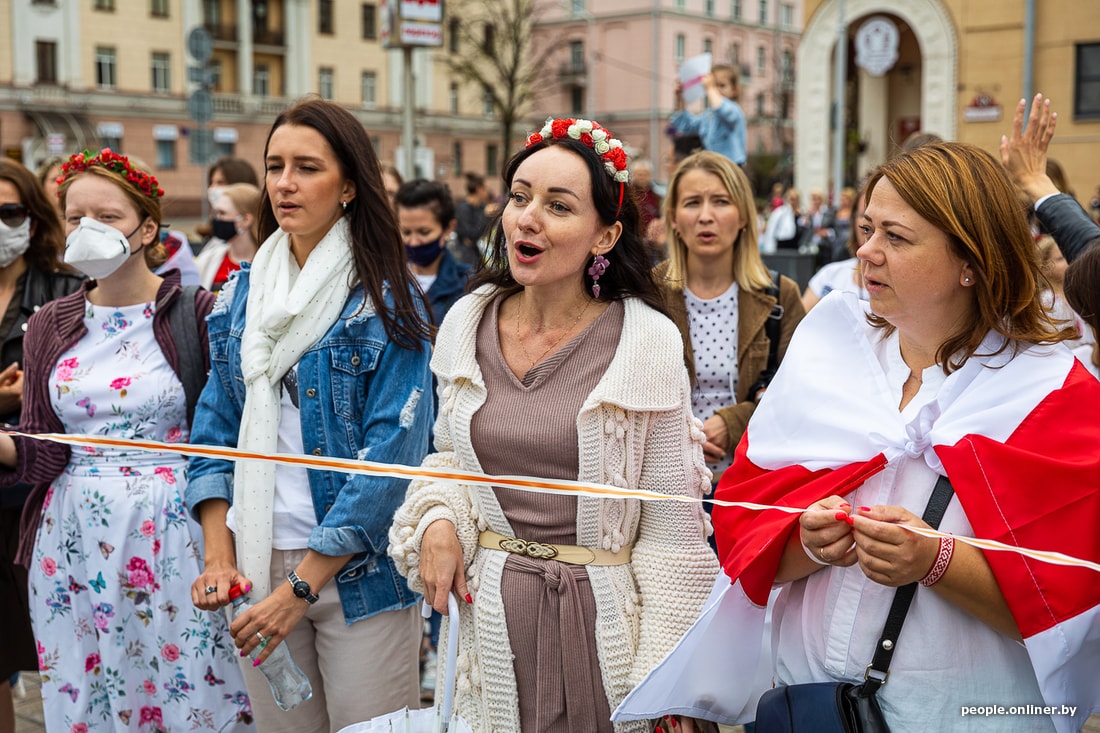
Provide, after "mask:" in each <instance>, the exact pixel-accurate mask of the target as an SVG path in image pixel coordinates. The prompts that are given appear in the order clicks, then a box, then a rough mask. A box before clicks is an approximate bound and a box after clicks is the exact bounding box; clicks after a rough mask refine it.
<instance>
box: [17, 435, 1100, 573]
mask: <svg viewBox="0 0 1100 733" xmlns="http://www.w3.org/2000/svg"><path fill="white" fill-rule="evenodd" d="M11 434H12V435H22V436H24V437H27V438H34V439H36V440H48V441H51V442H54V443H64V444H67V445H79V446H90V447H97V448H119V449H124V450H139V451H143V452H156V453H179V454H182V455H185V456H195V457H202V458H213V459H217V460H223V461H269V462H271V463H277V464H282V465H287V466H298V467H300V468H312V469H319V470H323V471H337V472H339V473H349V474H363V475H367V476H386V477H389V478H396V479H404V480H414V479H427V480H432V481H441V482H446V483H455V484H472V485H476V486H490V487H503V488H509V489H518V490H520V491H532V492H536V493H546V494H568V495H572V496H589V497H595V498H604V499H637V500H639V501H679V502H684V503H689V504H696V503H702V502H708V503H710V504H714V505H717V506H726V507H739V508H741V509H749V510H752V511H779V512H786V513H788V514H801V513H802V512H804V511H805V509H804V508H800V507H789V506H779V505H774V504H755V503H753V502H747V501H727V500H724V499H710V498H701V499H697V498H694V497H690V496H683V495H680V494H663V493H660V492H656V491H642V490H636V489H624V488H620V487H617V486H609V485H607V484H594V483H585V482H582V481H571V480H568V479H547V478H535V477H532V476H490V475H488V474H484V473H477V472H475V471H464V470H461V469H457V468H446V469H444V468H432V467H425V466H404V465H401V464H397V463H380V462H378V461H366V460H357V459H353V458H332V457H326V456H303V455H296V454H289V453H274V454H266V453H255V452H252V451H246V450H241V449H240V448H230V447H224V446H209V445H195V444H192V443H163V442H160V441H155V440H127V439H124V438H111V437H104V436H98V435H67V434H64V433H39V434H35V435H32V434H30V433H19V432H12V433H11ZM901 526H903V527H905V528H906V529H908V530H909V531H911V532H914V533H916V534H919V535H923V536H925V537H934V538H938V537H945V536H948V533H946V532H940V531H938V530H934V529H930V528H926V527H911V526H909V525H901ZM954 537H955V540H956V541H957V542H964V543H966V544H968V545H972V546H974V547H977V548H978V549H981V550H992V551H997V552H1015V553H1016V554H1018V555H1023V556H1024V557H1028V558H1031V559H1033V560H1038V561H1039V562H1045V563H1051V564H1054V565H1066V566H1070V567H1081V568H1087V569H1089V570H1093V571H1095V572H1100V563H1095V562H1091V561H1089V560H1083V559H1081V558H1077V557H1071V556H1069V555H1065V554H1062V553H1060V552H1050V551H1046V550H1031V549H1027V548H1023V547H1016V546H1015V545H1008V544H1005V543H1003V542H997V541H996V540H986V539H981V538H978V537H963V536H960V535H954Z"/></svg>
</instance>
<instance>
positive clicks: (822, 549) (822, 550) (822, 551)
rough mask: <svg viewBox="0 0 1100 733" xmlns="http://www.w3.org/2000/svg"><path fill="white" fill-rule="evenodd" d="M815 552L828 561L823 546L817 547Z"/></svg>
mask: <svg viewBox="0 0 1100 733" xmlns="http://www.w3.org/2000/svg"><path fill="white" fill-rule="evenodd" d="M817 554H818V555H820V556H821V559H822V560H825V562H829V561H828V560H826V559H825V548H824V547H819V548H817Z"/></svg>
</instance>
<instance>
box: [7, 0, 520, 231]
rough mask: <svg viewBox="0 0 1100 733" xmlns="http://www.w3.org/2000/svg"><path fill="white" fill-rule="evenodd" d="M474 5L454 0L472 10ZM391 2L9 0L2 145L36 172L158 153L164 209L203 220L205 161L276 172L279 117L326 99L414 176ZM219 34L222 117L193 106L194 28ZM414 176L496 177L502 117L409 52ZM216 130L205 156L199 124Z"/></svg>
mask: <svg viewBox="0 0 1100 733" xmlns="http://www.w3.org/2000/svg"><path fill="white" fill-rule="evenodd" d="M460 2H461V0H456V2H455V3H453V5H454V6H455V7H456V8H457V7H460ZM384 5H385V0H377V2H371V3H366V2H354V1H352V0H339V2H337V1H336V0H0V39H3V42H0V154H3V155H6V156H8V157H11V158H15V159H17V160H20V161H21V162H23V163H24V164H25V165H27V166H28V167H30V168H34V167H35V166H37V165H38V164H39V163H40V162H41V161H42V160H44V159H45V158H46V157H47V156H49V155H69V154H71V153H73V152H76V151H79V150H82V149H84V148H98V147H101V146H110V147H112V148H113V149H115V150H117V151H119V152H122V153H124V154H127V155H133V156H137V157H138V158H141V159H142V160H144V161H145V162H146V163H147V164H148V165H149V166H150V167H151V168H152V169H153V171H154V172H155V173H156V174H157V176H158V178H159V179H160V181H161V183H162V186H163V187H164V189H165V191H166V192H167V195H166V198H165V207H166V217H184V218H191V217H197V216H198V215H199V212H200V211H201V208H202V201H203V195H204V192H205V187H206V170H207V163H208V162H213V160H214V159H216V158H217V157H219V156H221V155H234V156H237V157H241V158H244V159H246V160H248V161H249V162H250V163H252V165H253V166H254V167H255V168H256V170H257V172H258V173H262V168H263V160H262V156H263V146H264V141H265V139H266V136H267V132H268V130H269V128H270V126H271V123H272V121H273V120H274V119H275V117H276V115H277V114H278V113H279V112H280V111H281V110H283V109H284V108H286V107H287V106H288V105H289V104H290V103H291V102H292V101H293V100H294V99H296V98H298V97H301V96H303V95H305V94H309V93H315V94H320V95H321V96H323V97H326V98H329V99H332V100H334V101H336V102H339V103H341V104H343V105H345V106H346V107H348V108H349V109H350V110H351V111H352V112H353V113H354V114H355V115H356V116H357V117H358V118H359V119H360V121H362V123H363V125H364V126H365V127H366V129H367V131H368V132H369V134H370V136H371V140H372V142H373V143H374V145H375V148H376V151H377V152H378V154H379V157H380V158H381V159H382V160H383V162H390V163H394V164H396V165H397V167H398V169H399V170H402V172H403V173H404V174H405V175H406V177H408V172H405V171H404V156H403V155H399V154H398V153H399V152H400V146H401V128H402V109H403V106H404V97H405V94H404V85H403V83H402V80H403V78H404V72H403V69H404V59H403V54H402V51H400V50H386V49H384V48H383V46H382V43H381V40H380V39H381V36H382V30H383V28H382V24H383V22H384V18H385V14H384V12H383V11H384V7H383V6H384ZM199 26H202V27H205V28H206V29H207V30H208V31H209V33H210V36H211V38H212V43H211V49H210V50H211V57H210V59H209V61H208V63H207V65H206V69H205V72H204V73H205V75H206V76H207V80H208V81H209V82H211V92H212V101H213V116H212V119H210V121H209V122H206V123H205V127H204V128H202V127H201V126H200V123H198V122H196V121H195V120H194V119H192V117H191V114H190V111H191V110H190V109H189V100H190V98H191V95H192V93H193V91H194V90H195V89H197V88H198V83H197V81H193V80H192V79H193V78H196V79H197V78H198V77H193V76H192V75H193V74H195V73H197V72H194V71H192V68H193V67H197V63H196V61H195V59H194V58H193V57H191V56H190V55H189V53H188V45H187V39H188V35H189V33H190V32H191V30H192V29H194V28H196V27H199ZM411 57H412V63H413V72H414V73H413V77H414V80H415V86H414V95H415V96H414V99H415V105H414V108H415V111H416V112H415V120H416V125H415V129H416V137H417V150H416V168H417V170H416V171H414V172H412V173H413V174H414V175H419V176H424V177H428V178H434V179H439V180H443V181H445V182H448V183H455V184H457V183H458V182H459V181H460V180H461V173H462V171H464V170H473V171H476V172H480V173H487V174H489V176H490V177H495V176H496V175H497V169H498V168H499V162H500V151H499V149H498V148H499V145H498V144H497V142H496V140H497V126H496V123H495V122H494V120H493V118H492V115H491V114H488V115H487V113H486V109H485V105H484V104H483V103H482V101H481V98H480V96H479V95H477V94H468V93H467V94H461V93H455V89H456V82H455V80H454V79H453V78H452V75H451V74H450V73H449V72H448V71H447V69H446V67H445V66H444V65H442V64H440V63H438V51H437V50H435V49H417V50H416V51H414V52H413V53H412V54H411ZM199 129H205V130H207V131H209V132H211V133H212V136H213V146H212V149H211V150H210V151H209V157H208V158H206V160H205V161H204V162H192V151H191V141H192V139H193V137H195V135H194V133H195V131H196V130H199Z"/></svg>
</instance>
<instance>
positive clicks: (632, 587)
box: [390, 119, 717, 732]
mask: <svg viewBox="0 0 1100 733" xmlns="http://www.w3.org/2000/svg"><path fill="white" fill-rule="evenodd" d="M626 163H627V160H626V154H625V152H624V150H623V148H622V144H621V143H620V142H619V141H618V140H616V139H614V138H612V137H611V135H610V133H609V132H608V131H607V130H605V129H604V128H602V127H600V126H599V125H597V124H596V123H594V122H589V121H587V120H571V119H570V120H563V119H558V120H551V121H548V122H547V125H546V127H544V128H543V130H542V131H541V132H539V133H535V134H533V135H531V136H530V137H529V138H528V139H527V145H526V147H525V149H524V150H522V151H520V152H519V153H518V154H517V155H516V156H515V157H514V158H512V160H511V161H510V162H509V164H508V166H507V168H506V169H505V173H504V181H505V185H506V187H507V191H508V203H507V205H506V206H505V208H504V210H503V211H502V213H501V214H500V215H499V217H498V220H497V222H496V225H495V226H494V227H493V229H492V231H493V232H494V234H493V240H492V242H491V252H490V259H489V262H488V265H487V267H486V269H485V270H484V271H483V272H481V273H479V274H478V275H477V276H476V277H475V281H474V282H473V283H472V285H471V287H473V288H476V290H474V291H473V292H472V293H471V294H470V295H467V296H466V297H464V298H463V299H461V300H459V301H458V303H456V304H455V306H454V307H453V308H452V309H451V311H450V313H449V314H448V316H447V318H446V320H444V322H443V325H442V327H441V328H440V331H439V334H438V336H437V340H436V348H435V354H434V356H433V359H432V368H433V371H434V372H435V374H436V376H437V377H438V379H439V397H440V405H439V418H438V420H437V421H436V426H435V436H436V438H435V440H436V449H437V451H438V452H437V453H435V454H433V455H431V456H429V457H428V458H427V459H426V460H425V465H427V466H448V467H455V468H460V469H466V470H473V471H481V472H485V473H488V474H525V475H530V476H539V477H546V478H552V479H574V480H576V479H579V480H581V481H584V482H587V483H599V484H611V485H614V486H619V487H623V488H626V489H632V490H648V491H659V492H666V493H671V494H679V495H684V496H689V497H699V496H700V495H701V493H702V491H703V489H704V488H707V487H709V481H710V473H709V472H708V471H707V469H706V466H705V465H704V463H703V452H702V445H703V433H702V431H701V430H700V429H699V427H698V424H697V423H696V422H694V421H693V419H692V416H691V411H690V404H691V402H690V394H691V388H690V386H689V383H688V376H687V370H686V369H685V367H684V362H683V345H682V343H681V340H680V336H679V333H678V332H677V330H676V327H675V325H674V324H673V323H672V322H671V321H670V320H669V319H668V318H667V317H666V316H665V315H664V310H663V305H662V303H661V297H660V293H659V292H658V290H657V287H656V285H655V283H654V281H653V279H652V275H651V274H650V266H649V260H648V257H647V254H646V251H645V247H644V245H643V243H642V237H641V234H640V232H639V228H638V227H639V225H638V221H639V219H638V210H637V206H636V204H635V202H634V200H633V199H632V198H631V197H630V196H629V194H628V192H627V190H626V182H627V175H626ZM706 532H707V525H706V521H705V517H704V514H703V511H702V508H701V507H700V506H699V505H698V504H694V503H680V502H648V501H647V502H643V501H637V500H623V499H595V498H578V497H574V496H566V495H556V494H535V493H527V492H523V491H514V490H507V489H502V488H496V489H488V488H476V487H473V486H463V485H454V484H446V483H436V482H432V481H414V482H412V484H411V485H410V487H409V491H408V495H407V497H406V500H405V504H404V505H403V506H402V507H401V508H400V509H399V510H398V512H397V515H396V517H395V520H394V525H393V527H392V529H391V530H390V553H391V555H392V556H393V558H394V560H395V561H396V562H397V566H398V569H399V570H400V571H401V572H402V573H404V574H405V575H406V576H407V577H408V578H409V581H410V584H411V585H412V586H413V587H414V588H415V589H417V590H421V591H423V593H424V594H425V597H426V599H427V600H428V601H429V602H430V603H431V605H432V606H433V607H434V608H436V609H437V610H440V611H443V610H445V609H446V607H447V594H448V593H449V592H454V593H455V594H456V596H457V597H458V598H460V599H465V604H460V605H461V606H462V609H461V612H460V617H459V623H460V628H461V636H460V641H459V650H458V660H459V661H458V682H457V689H458V692H457V696H456V702H455V705H456V710H457V712H458V713H459V714H461V715H462V716H463V717H464V718H465V719H466V720H467V721H468V722H469V723H470V725H471V727H472V728H473V729H474V730H478V731H490V730H492V731H516V730H523V731H528V732H529V731H537V732H542V731H565V730H585V731H613V730H614V731H619V732H622V731H644V730H647V729H649V728H648V726H647V724H645V723H644V722H631V723H617V724H614V725H613V724H612V723H611V722H610V720H609V718H610V711H611V710H613V709H614V708H615V707H616V705H617V704H618V702H619V701H620V700H621V699H622V698H623V697H624V696H625V695H626V693H627V692H629V690H630V689H631V687H632V686H633V685H634V684H635V683H636V682H638V681H639V680H640V679H641V678H642V677H643V676H644V675H645V674H646V672H647V671H648V670H649V669H650V668H651V667H652V666H653V665H655V664H656V663H657V662H658V661H659V660H660V659H661V658H662V657H663V656H664V655H665V653H666V652H668V651H669V650H670V649H671V648H672V646H673V645H674V644H675V642H676V640H677V639H678V638H679V636H680V634H681V633H682V632H683V631H684V630H685V629H686V628H687V627H688V626H689V625H690V623H691V620H692V619H693V618H694V617H695V616H696V615H697V613H698V612H699V610H700V608H701V606H702V604H703V601H704V600H705V598H706V596H707V592H708V583H710V582H711V580H712V579H713V578H714V576H715V573H716V568H717V561H716V559H715V556H714V554H713V553H712V552H711V551H710V549H709V548H708V547H707V545H706V541H705V538H704V537H705V534H706ZM443 656H444V654H443V650H441V651H440V657H443Z"/></svg>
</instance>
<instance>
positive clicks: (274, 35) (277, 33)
mask: <svg viewBox="0 0 1100 733" xmlns="http://www.w3.org/2000/svg"><path fill="white" fill-rule="evenodd" d="M252 43H254V44H256V45H257V46H279V47H280V48H281V47H284V46H286V34H285V33H283V31H281V30H269V29H267V28H253V29H252Z"/></svg>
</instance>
